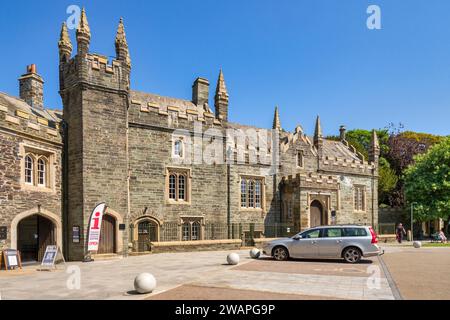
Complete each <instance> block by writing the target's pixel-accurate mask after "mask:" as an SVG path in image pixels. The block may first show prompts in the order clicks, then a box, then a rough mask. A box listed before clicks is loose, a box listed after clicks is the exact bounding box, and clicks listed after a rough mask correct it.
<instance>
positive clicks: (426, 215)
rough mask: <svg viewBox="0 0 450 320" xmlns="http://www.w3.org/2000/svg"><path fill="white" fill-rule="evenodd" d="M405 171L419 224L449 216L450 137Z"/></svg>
mask: <svg viewBox="0 0 450 320" xmlns="http://www.w3.org/2000/svg"><path fill="white" fill-rule="evenodd" d="M414 160H415V163H414V164H413V165H411V166H409V167H408V168H407V169H406V170H405V174H404V182H405V195H406V199H407V200H408V202H409V203H413V202H415V203H417V205H415V211H414V216H415V217H416V219H417V220H418V221H426V220H431V219H436V218H443V219H448V218H449V216H450V137H447V138H445V139H443V140H442V142H440V143H438V144H436V145H434V146H433V147H431V148H430V150H429V151H428V152H427V153H425V154H422V155H418V156H416V157H414Z"/></svg>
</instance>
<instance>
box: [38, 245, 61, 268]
mask: <svg viewBox="0 0 450 320" xmlns="http://www.w3.org/2000/svg"><path fill="white" fill-rule="evenodd" d="M60 260H62V261H63V262H64V263H65V262H66V261H65V260H64V256H63V255H62V252H61V250H60V249H59V247H58V246H55V245H50V246H47V247H46V248H45V253H44V257H43V258H42V262H41V267H40V268H39V270H50V269H53V268H55V269H56V263H57V262H58V261H60Z"/></svg>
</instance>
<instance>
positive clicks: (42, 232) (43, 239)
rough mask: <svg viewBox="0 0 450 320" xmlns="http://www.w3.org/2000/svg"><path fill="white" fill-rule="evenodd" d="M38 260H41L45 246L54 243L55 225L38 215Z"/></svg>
mask: <svg viewBox="0 0 450 320" xmlns="http://www.w3.org/2000/svg"><path fill="white" fill-rule="evenodd" d="M37 225H38V235H39V236H38V248H39V250H38V261H42V259H43V258H44V254H45V249H46V248H47V246H50V245H56V237H55V227H54V225H53V223H52V222H51V221H50V220H49V219H46V218H44V217H41V216H38V223H37Z"/></svg>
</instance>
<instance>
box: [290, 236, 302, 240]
mask: <svg viewBox="0 0 450 320" xmlns="http://www.w3.org/2000/svg"><path fill="white" fill-rule="evenodd" d="M301 238H302V237H301V236H295V237H294V238H292V239H294V240H300V239H301Z"/></svg>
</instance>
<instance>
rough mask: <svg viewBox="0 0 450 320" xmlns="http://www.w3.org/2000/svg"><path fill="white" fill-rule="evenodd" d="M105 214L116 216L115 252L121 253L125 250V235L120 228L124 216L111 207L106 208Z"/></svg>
mask: <svg viewBox="0 0 450 320" xmlns="http://www.w3.org/2000/svg"><path fill="white" fill-rule="evenodd" d="M105 215H108V216H110V217H112V218H114V241H115V243H114V251H115V253H121V252H122V251H123V236H122V234H121V232H120V230H119V225H120V224H123V218H122V216H121V215H120V214H119V213H117V212H116V211H114V210H113V209H111V208H109V207H107V208H106V211H105Z"/></svg>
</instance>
